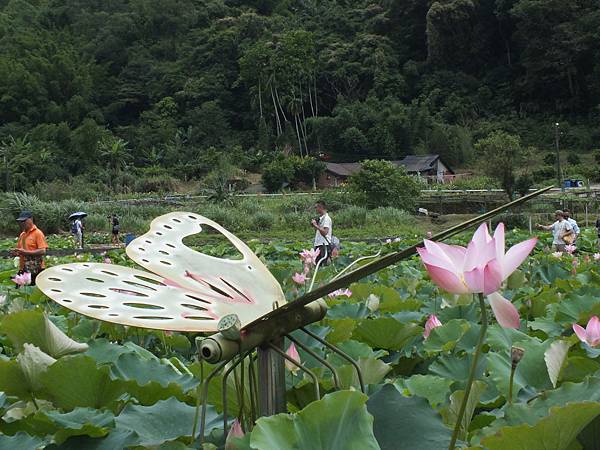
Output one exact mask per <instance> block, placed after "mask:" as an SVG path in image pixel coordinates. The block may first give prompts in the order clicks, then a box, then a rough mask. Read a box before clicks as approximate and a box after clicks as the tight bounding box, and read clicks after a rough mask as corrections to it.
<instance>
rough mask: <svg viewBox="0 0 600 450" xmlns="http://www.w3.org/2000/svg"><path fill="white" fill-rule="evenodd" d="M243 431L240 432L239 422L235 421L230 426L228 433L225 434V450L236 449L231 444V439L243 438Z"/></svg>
mask: <svg viewBox="0 0 600 450" xmlns="http://www.w3.org/2000/svg"><path fill="white" fill-rule="evenodd" d="M244 434H245V433H244V430H242V425H241V424H240V421H239V420H237V419H235V420H234V421H233V424H231V428H230V429H229V433H227V439H225V450H235V449H236V448H237V447H236V445H235V444H234V443H233V441H232V440H233V438H239V439H241V438H243V437H244Z"/></svg>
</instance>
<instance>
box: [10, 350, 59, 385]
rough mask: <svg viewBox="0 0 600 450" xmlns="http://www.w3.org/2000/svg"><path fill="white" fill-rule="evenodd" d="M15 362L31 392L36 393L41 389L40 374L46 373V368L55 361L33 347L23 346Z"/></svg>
mask: <svg viewBox="0 0 600 450" xmlns="http://www.w3.org/2000/svg"><path fill="white" fill-rule="evenodd" d="M16 361H17V364H19V367H20V368H21V371H22V372H23V375H24V376H25V379H26V380H27V383H28V384H29V386H30V387H31V390H33V391H38V390H40V389H41V387H42V385H41V383H40V377H41V374H42V373H44V372H46V370H47V369H48V367H49V366H51V365H52V364H54V363H55V362H56V359H54V358H53V357H52V356H50V355H47V354H46V353H44V352H43V351H41V350H40V349H39V348H37V347H36V346H35V345H32V344H23V351H22V352H21V353H19V354H18V355H17V358H16Z"/></svg>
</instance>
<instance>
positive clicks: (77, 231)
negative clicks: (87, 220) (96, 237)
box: [73, 218, 83, 248]
mask: <svg viewBox="0 0 600 450" xmlns="http://www.w3.org/2000/svg"><path fill="white" fill-rule="evenodd" d="M73 236H74V237H75V245H76V246H77V248H83V223H82V222H81V219H79V218H77V219H75V222H73Z"/></svg>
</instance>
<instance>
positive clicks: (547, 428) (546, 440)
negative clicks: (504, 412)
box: [482, 402, 600, 450]
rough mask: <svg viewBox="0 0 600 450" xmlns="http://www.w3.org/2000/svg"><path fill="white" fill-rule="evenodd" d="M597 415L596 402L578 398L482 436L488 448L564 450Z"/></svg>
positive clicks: (503, 449)
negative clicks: (536, 418) (543, 414)
mask: <svg viewBox="0 0 600 450" xmlns="http://www.w3.org/2000/svg"><path fill="white" fill-rule="evenodd" d="M598 415H600V403H597V402H594V403H592V402H580V403H571V404H568V405H566V406H562V407H561V406H555V407H552V408H550V414H549V415H548V416H547V417H544V418H543V419H541V420H540V421H539V422H537V423H536V424H534V425H530V424H527V423H526V424H522V425H515V426H512V427H504V428H501V429H500V430H499V431H498V432H497V433H496V434H495V435H493V436H488V437H486V438H484V439H483V440H482V444H483V445H484V446H485V448H486V449H488V450H506V449H509V448H510V449H514V450H568V449H570V448H572V447H571V445H572V444H573V443H574V441H575V440H576V438H577V435H578V434H579V433H580V432H581V431H582V430H583V429H584V428H585V427H586V425H588V424H589V423H590V422H591V421H592V420H594V419H595V418H596V417H597V416H598Z"/></svg>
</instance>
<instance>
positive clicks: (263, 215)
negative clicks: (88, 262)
mask: <svg viewBox="0 0 600 450" xmlns="http://www.w3.org/2000/svg"><path fill="white" fill-rule="evenodd" d="M317 198H319V199H324V200H325V201H326V202H327V203H328V205H329V207H330V211H331V213H332V214H333V215H334V220H335V225H336V226H337V227H340V228H355V227H362V226H366V225H377V226H386V225H390V226H395V225H398V224H401V223H408V222H410V220H411V215H410V214H409V213H407V212H405V211H402V210H400V209H396V208H392V207H382V208H376V209H371V210H369V209H367V208H365V207H362V206H356V205H353V204H352V199H351V197H350V196H348V195H347V194H343V193H335V192H329V193H326V194H324V195H323V196H321V197H316V196H311V195H305V196H284V197H281V198H276V199H274V198H259V197H253V198H242V199H238V200H237V201H236V202H235V203H234V204H233V205H223V204H216V203H210V202H195V203H192V202H189V203H186V204H165V203H161V204H139V203H138V204H136V203H133V202H82V201H78V200H58V201H44V200H41V199H40V198H39V197H37V196H35V195H29V194H21V193H17V194H7V195H6V196H5V198H4V199H3V201H2V203H1V207H2V209H3V210H4V212H5V213H4V214H3V215H2V217H3V219H4V220H2V221H0V233H1V234H3V235H15V233H17V231H18V227H17V224H16V222H15V220H14V218H15V217H16V216H17V215H18V213H19V212H20V211H22V210H29V211H31V212H33V214H34V217H35V221H36V223H37V224H38V225H39V226H40V227H41V228H42V229H43V230H44V231H45V232H46V233H60V232H68V230H69V228H70V223H69V222H68V220H67V218H68V216H69V214H71V213H73V212H75V211H85V212H87V213H88V217H87V218H86V219H85V225H86V229H87V230H88V231H89V232H94V231H99V232H108V231H110V221H109V219H108V217H109V216H110V215H111V214H117V215H118V216H119V218H120V221H121V225H122V226H121V228H122V230H123V232H131V233H134V234H140V233H143V232H145V231H146V230H147V229H148V227H149V224H150V222H151V221H152V219H154V218H155V217H157V216H159V215H161V214H166V213H168V212H171V211H174V210H189V211H194V212H197V213H199V214H202V215H204V216H206V217H208V218H210V219H212V220H214V221H215V222H217V223H219V224H221V225H222V226H224V227H225V228H227V229H229V230H231V231H232V232H241V231H247V232H252V231H254V232H257V233H260V232H263V231H266V230H289V231H306V230H310V225H309V223H310V220H311V219H312V218H314V217H315V214H316V213H315V212H314V203H315V201H316V199H317Z"/></svg>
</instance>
